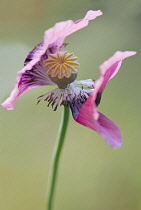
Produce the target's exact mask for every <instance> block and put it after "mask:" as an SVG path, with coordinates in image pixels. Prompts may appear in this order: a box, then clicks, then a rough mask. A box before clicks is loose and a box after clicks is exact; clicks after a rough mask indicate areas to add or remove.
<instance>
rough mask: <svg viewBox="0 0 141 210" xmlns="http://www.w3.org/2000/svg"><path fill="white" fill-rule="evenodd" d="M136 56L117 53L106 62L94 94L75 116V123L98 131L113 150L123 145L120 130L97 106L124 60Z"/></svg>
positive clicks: (96, 82) (102, 67)
mask: <svg viewBox="0 0 141 210" xmlns="http://www.w3.org/2000/svg"><path fill="white" fill-rule="evenodd" d="M135 54H136V52H130V51H126V52H116V53H115V54H114V55H113V56H112V57H111V58H110V59H109V60H107V61H105V62H104V63H103V64H102V65H101V66H100V73H101V76H100V78H99V79H98V80H96V81H95V83H94V91H93V93H92V94H91V95H90V96H89V98H88V99H87V101H86V102H85V103H84V105H83V106H82V107H81V109H80V110H79V112H78V111H77V112H75V115H73V117H74V119H75V121H77V122H78V123H80V124H82V125H84V126H87V127H89V128H91V129H93V130H95V131H97V132H98V133H99V134H100V135H101V136H102V137H103V138H105V139H106V142H107V143H108V144H109V145H111V146H112V147H113V148H117V147H119V146H121V145H122V137H121V134H120V130H119V128H118V126H117V125H116V124H115V123H114V122H112V121H111V120H110V119H108V118H107V117H105V116H104V115H103V114H101V113H99V112H98V111H97V105H98V104H99V102H100V98H101V94H102V92H103V90H104V88H105V86H106V84H107V82H108V81H109V80H110V79H111V78H113V77H114V76H115V75H116V73H117V72H118V70H119V68H120V66H121V63H122V60H123V59H125V58H127V57H129V56H132V55H135ZM76 113H77V115H76Z"/></svg>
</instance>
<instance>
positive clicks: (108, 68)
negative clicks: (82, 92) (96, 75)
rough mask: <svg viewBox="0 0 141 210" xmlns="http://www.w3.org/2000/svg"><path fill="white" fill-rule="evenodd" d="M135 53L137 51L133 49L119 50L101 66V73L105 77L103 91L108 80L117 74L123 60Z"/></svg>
mask: <svg viewBox="0 0 141 210" xmlns="http://www.w3.org/2000/svg"><path fill="white" fill-rule="evenodd" d="M135 54H136V52H133V51H125V52H121V51H117V52H116V53H115V54H114V55H113V56H112V57H111V58H109V59H108V60H107V61H105V62H104V63H103V64H102V65H101V66H100V73H101V75H102V76H103V77H104V82H103V85H102V87H101V92H102V91H103V89H104V88H105V86H106V84H107V82H108V80H110V79H112V78H113V77H114V76H115V75H116V74H117V72H118V70H119V69H120V66H121V64H122V61H123V60H124V59H125V58H127V57H130V56H133V55H135Z"/></svg>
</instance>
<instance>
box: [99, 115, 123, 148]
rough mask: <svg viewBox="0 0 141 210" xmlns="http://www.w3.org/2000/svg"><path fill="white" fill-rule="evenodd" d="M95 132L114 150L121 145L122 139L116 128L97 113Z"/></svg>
mask: <svg viewBox="0 0 141 210" xmlns="http://www.w3.org/2000/svg"><path fill="white" fill-rule="evenodd" d="M97 132H98V133H99V134H100V135H101V136H102V137H103V138H104V139H106V143H107V144H109V145H110V146H112V147H113V148H114V149H116V148H118V147H120V146H121V145H122V137H121V133H120V130H119V128H118V126H117V125H116V124H115V123H114V122H112V121H111V120H110V119H108V118H107V117H106V116H105V115H103V114H101V113H99V117H98V125H97Z"/></svg>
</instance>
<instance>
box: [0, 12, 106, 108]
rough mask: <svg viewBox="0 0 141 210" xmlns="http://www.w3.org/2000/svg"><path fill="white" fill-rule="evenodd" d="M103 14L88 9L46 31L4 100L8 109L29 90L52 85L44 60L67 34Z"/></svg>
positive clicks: (58, 47)
mask: <svg viewBox="0 0 141 210" xmlns="http://www.w3.org/2000/svg"><path fill="white" fill-rule="evenodd" d="M100 15H102V12H101V11H100V10H98V11H92V10H90V11H88V12H87V14H86V16H85V17H84V18H83V19H81V20H78V21H75V22H73V21H72V20H68V21H63V22H60V23H56V24H55V26H54V27H52V28H50V29H49V30H47V31H45V34H44V41H43V42H41V43H39V44H38V45H37V46H36V47H35V48H34V49H33V50H32V51H31V52H30V53H29V54H28V56H27V58H26V60H25V63H24V65H25V66H24V68H23V69H22V70H20V71H19V72H18V74H17V79H16V85H15V88H14V90H13V91H12V93H11V95H10V97H9V98H8V99H7V100H5V101H4V103H3V104H2V106H3V107H4V108H6V109H9V110H11V109H14V105H15V102H16V100H17V98H18V97H19V96H21V95H22V94H24V93H25V92H26V91H27V90H29V89H32V88H34V87H37V86H41V85H52V84H54V83H53V82H51V80H50V79H49V77H48V76H47V74H46V71H45V69H44V68H43V65H44V64H43V61H44V60H46V59H47V58H48V54H52V53H53V54H54V53H55V52H56V51H58V50H59V49H60V47H61V46H62V44H63V41H64V39H65V37H66V36H68V35H70V34H72V33H74V32H75V31H77V30H79V29H81V28H83V27H85V26H87V25H88V22H89V20H92V19H95V18H96V17H97V16H100Z"/></svg>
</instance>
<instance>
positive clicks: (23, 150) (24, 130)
mask: <svg viewBox="0 0 141 210" xmlns="http://www.w3.org/2000/svg"><path fill="white" fill-rule="evenodd" d="M89 9H92V10H98V9H100V10H102V12H103V13H104V15H103V16H101V17H98V18H97V19H96V20H94V21H91V22H90V24H89V26H88V27H86V28H84V29H82V30H80V31H78V32H77V33H74V34H72V35H71V36H69V37H68V38H67V39H66V40H65V41H66V42H69V43H70V44H69V45H68V49H69V51H70V52H74V53H75V55H77V56H78V57H79V62H80V64H81V67H80V69H79V77H78V79H87V78H94V79H97V78H98V76H99V70H98V67H99V65H100V64H101V63H103V61H104V60H106V59H108V58H109V57H110V56H111V55H112V54H113V53H114V52H115V51H117V50H122V51H125V50H134V51H137V52H138V54H137V55H136V56H133V57H131V58H128V59H126V60H125V61H124V62H123V65H122V67H121V70H120V72H119V73H118V75H117V76H116V77H115V78H114V79H113V80H111V81H110V82H109V84H108V86H107V88H106V90H105V92H104V94H103V98H102V103H101V104H100V106H99V110H100V111H101V112H103V113H104V114H105V115H106V116H108V117H109V118H110V119H112V120H113V121H114V122H116V123H117V124H118V126H119V127H120V129H121V132H122V135H123V141H124V144H123V146H122V147H121V148H119V149H117V150H113V149H112V148H111V147H110V146H108V145H106V144H105V141H104V140H103V139H102V138H101V137H100V136H99V135H98V134H97V133H95V132H94V131H92V130H90V129H88V128H86V127H82V126H81V125H79V124H77V123H76V122H74V120H73V119H72V118H70V123H69V128H68V132H67V136H66V141H65V145H64V148H63V152H62V156H61V163H60V168H59V176H58V182H57V189H56V196H55V203H54V210H66V209H67V210H93V209H95V210H140V209H141V152H140V150H141V129H140V125H141V109H140V107H141V99H140V90H141V84H140V80H141V70H140V66H141V47H140V44H141V27H140V22H141V1H140V0H134V1H129V0H105V1H104V0H77V1H76V0H71V1H66V0H58V1H57V0H51V1H49V0H28V1H27V0H13V1H9V0H1V2H0V25H1V27H0V30H1V33H0V66H1V68H0V73H1V76H0V90H1V91H0V102H1V103H2V102H3V100H4V99H6V97H8V96H9V94H10V92H11V90H12V88H13V87H14V83H15V76H16V72H17V71H18V70H19V69H21V68H22V66H23V61H24V59H25V57H26V55H27V54H28V52H29V51H30V50H31V49H32V48H33V47H34V46H35V45H36V44H37V43H39V42H40V41H42V39H43V32H44V31H45V30H46V29H48V28H49V27H51V26H53V25H54V24H55V23H56V22H59V21H62V20H68V19H72V20H77V19H80V18H82V17H84V15H85V13H86V12H87V10H89ZM49 90H50V88H49V87H41V88H37V89H33V90H31V91H29V92H27V93H26V94H25V95H24V96H22V97H21V98H20V99H19V100H18V101H17V104H16V108H15V110H14V111H7V110H4V109H3V108H2V107H1V108H0V119H1V120H0V209H1V210H31V209H34V210H45V202H46V187H47V178H48V173H49V164H50V159H51V154H52V150H53V147H54V143H55V138H56V134H57V129H58V126H59V123H60V117H61V112H62V107H60V108H59V109H58V110H57V111H56V112H53V111H52V109H51V108H47V107H46V103H45V102H42V103H40V104H39V105H38V106H36V98H37V97H38V96H39V95H41V94H43V93H46V92H48V91H49Z"/></svg>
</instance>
